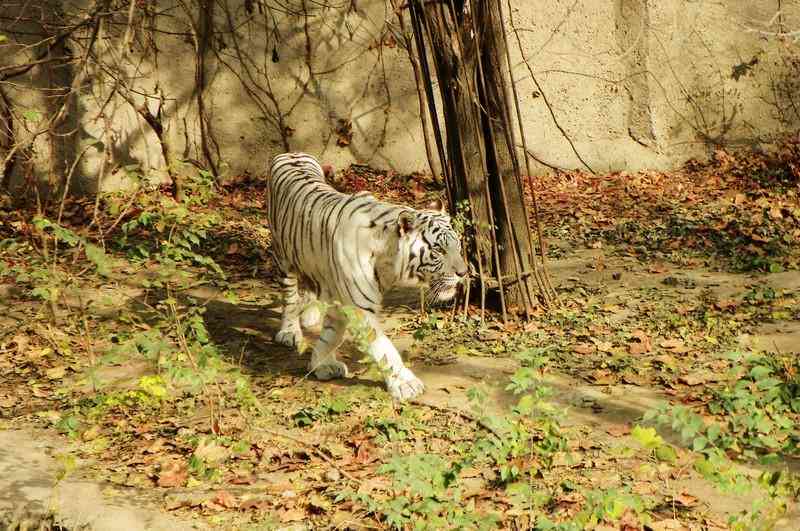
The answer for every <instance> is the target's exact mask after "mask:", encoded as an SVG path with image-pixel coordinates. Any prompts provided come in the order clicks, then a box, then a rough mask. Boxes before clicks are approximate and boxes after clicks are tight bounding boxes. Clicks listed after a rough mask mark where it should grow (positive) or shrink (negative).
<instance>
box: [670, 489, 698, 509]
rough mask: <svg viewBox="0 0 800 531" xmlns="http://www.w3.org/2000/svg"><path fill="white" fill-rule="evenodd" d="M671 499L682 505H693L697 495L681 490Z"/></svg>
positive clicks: (695, 502)
mask: <svg viewBox="0 0 800 531" xmlns="http://www.w3.org/2000/svg"><path fill="white" fill-rule="evenodd" d="M673 501H674V502H675V503H677V504H678V505H682V506H683V507H694V506H695V505H697V497H696V496H692V495H691V494H688V493H686V492H681V493H680V494H678V495H677V496H675V497H674V498H673Z"/></svg>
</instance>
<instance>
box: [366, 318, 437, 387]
mask: <svg viewBox="0 0 800 531" xmlns="http://www.w3.org/2000/svg"><path fill="white" fill-rule="evenodd" d="M365 317H366V319H367V320H368V322H369V324H370V325H371V326H372V329H373V330H374V331H375V339H374V340H373V341H372V342H371V343H370V345H369V354H370V356H372V359H373V360H375V362H376V363H377V364H378V366H379V367H380V368H381V370H382V371H384V374H385V380H386V389H387V390H388V391H389V394H391V395H392V398H394V399H395V400H398V401H401V402H403V401H405V400H411V399H412V398H414V397H417V396H419V395H421V394H422V393H423V392H424V391H425V384H423V383H422V380H420V379H419V378H417V376H416V375H415V374H414V373H413V372H411V369H409V368H408V367H406V366H405V364H404V363H403V358H402V357H400V353H399V352H398V351H397V348H395V346H394V344H392V342H391V341H390V340H389V338H388V337H386V334H384V333H383V330H382V329H381V326H380V323H379V322H378V319H377V318H376V317H375V316H374V315H372V314H368V313H366V312H365Z"/></svg>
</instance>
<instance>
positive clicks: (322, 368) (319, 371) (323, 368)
mask: <svg viewBox="0 0 800 531" xmlns="http://www.w3.org/2000/svg"><path fill="white" fill-rule="evenodd" d="M308 371H309V372H313V373H314V376H316V377H317V380H333V379H336V378H349V377H350V371H349V370H347V365H345V364H344V363H342V362H341V361H338V360H327V361H325V362H324V363H320V364H319V365H317V366H316V367H309V368H308Z"/></svg>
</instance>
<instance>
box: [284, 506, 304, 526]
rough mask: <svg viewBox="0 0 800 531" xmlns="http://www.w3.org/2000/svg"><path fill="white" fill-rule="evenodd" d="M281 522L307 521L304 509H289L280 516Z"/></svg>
mask: <svg viewBox="0 0 800 531" xmlns="http://www.w3.org/2000/svg"><path fill="white" fill-rule="evenodd" d="M280 519H281V522H283V523H286V522H301V521H303V520H305V519H306V512H305V510H303V509H298V508H296V507H295V508H294V509H287V510H285V511H283V512H282V513H281V515H280Z"/></svg>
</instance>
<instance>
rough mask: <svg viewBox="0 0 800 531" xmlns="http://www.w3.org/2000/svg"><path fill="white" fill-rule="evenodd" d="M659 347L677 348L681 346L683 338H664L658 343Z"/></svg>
mask: <svg viewBox="0 0 800 531" xmlns="http://www.w3.org/2000/svg"><path fill="white" fill-rule="evenodd" d="M659 346H661V348H665V349H667V350H678V349H681V348H683V340H681V339H665V340H663V341H661V343H659Z"/></svg>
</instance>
